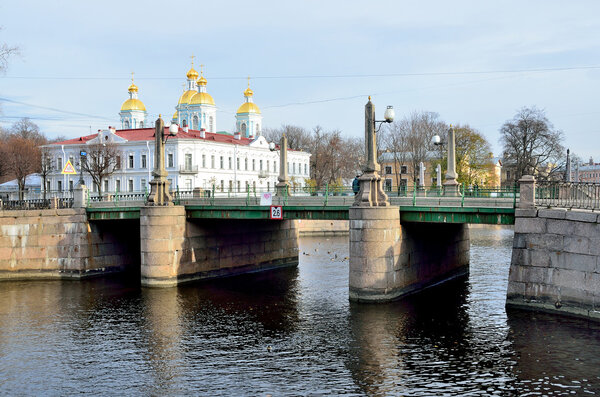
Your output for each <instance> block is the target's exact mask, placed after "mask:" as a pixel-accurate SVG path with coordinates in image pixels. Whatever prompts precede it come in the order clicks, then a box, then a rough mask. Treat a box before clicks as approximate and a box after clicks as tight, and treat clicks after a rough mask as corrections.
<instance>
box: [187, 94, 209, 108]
mask: <svg viewBox="0 0 600 397" xmlns="http://www.w3.org/2000/svg"><path fill="white" fill-rule="evenodd" d="M189 103H190V105H213V106H214V105H215V100H214V99H213V97H212V96H210V94H208V93H206V92H197V93H196V95H194V96H193V97H192V98H191V99H190V102H189Z"/></svg>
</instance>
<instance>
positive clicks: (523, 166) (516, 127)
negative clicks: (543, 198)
mask: <svg viewBox="0 0 600 397" xmlns="http://www.w3.org/2000/svg"><path fill="white" fill-rule="evenodd" d="M500 134H501V139H500V141H501V143H502V145H503V149H504V164H505V165H511V166H513V167H514V180H515V181H518V180H519V179H521V177H522V176H523V175H536V176H538V177H544V175H545V174H546V172H545V171H546V170H545V169H546V168H548V167H552V166H554V165H555V164H557V163H559V162H560V161H561V159H562V156H563V153H564V148H563V146H562V140H563V134H562V132H561V131H558V130H555V129H554V127H553V125H552V123H550V121H548V118H547V117H546V114H545V113H544V111H543V110H540V109H538V108H536V107H535V106H533V107H530V108H527V107H524V108H522V109H520V110H519V111H518V112H517V114H516V115H515V116H514V117H513V119H512V120H508V121H506V122H505V123H504V125H502V127H501V128H500Z"/></svg>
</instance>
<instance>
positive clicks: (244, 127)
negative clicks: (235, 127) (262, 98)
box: [242, 123, 246, 136]
mask: <svg viewBox="0 0 600 397" xmlns="http://www.w3.org/2000/svg"><path fill="white" fill-rule="evenodd" d="M242 135H243V136H246V123H242Z"/></svg>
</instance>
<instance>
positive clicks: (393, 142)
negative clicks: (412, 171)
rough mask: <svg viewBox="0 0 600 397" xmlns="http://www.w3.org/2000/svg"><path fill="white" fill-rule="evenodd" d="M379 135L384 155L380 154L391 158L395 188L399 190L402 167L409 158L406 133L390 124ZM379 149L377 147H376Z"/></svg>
mask: <svg viewBox="0 0 600 397" xmlns="http://www.w3.org/2000/svg"><path fill="white" fill-rule="evenodd" d="M386 127H387V128H386V129H385V130H384V132H383V133H381V134H380V137H381V141H382V142H381V143H382V146H381V148H382V150H383V151H384V152H385V153H386V154H382V155H384V156H386V157H388V161H389V158H390V157H391V159H392V163H393V164H394V167H393V170H394V177H395V179H396V186H397V187H398V189H400V186H401V185H402V165H404V164H406V163H407V161H408V157H409V150H408V142H407V139H406V135H407V134H406V133H407V131H406V130H405V129H402V128H400V125H399V124H398V123H392V124H390V125H388V126H386ZM378 147H379V146H378Z"/></svg>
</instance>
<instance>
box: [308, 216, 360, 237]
mask: <svg viewBox="0 0 600 397" xmlns="http://www.w3.org/2000/svg"><path fill="white" fill-rule="evenodd" d="M349 228H350V226H349V223H348V221H339V220H313V219H302V220H299V221H298V230H299V233H300V236H323V237H327V236H347V235H348V233H349V230H350V229H349Z"/></svg>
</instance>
